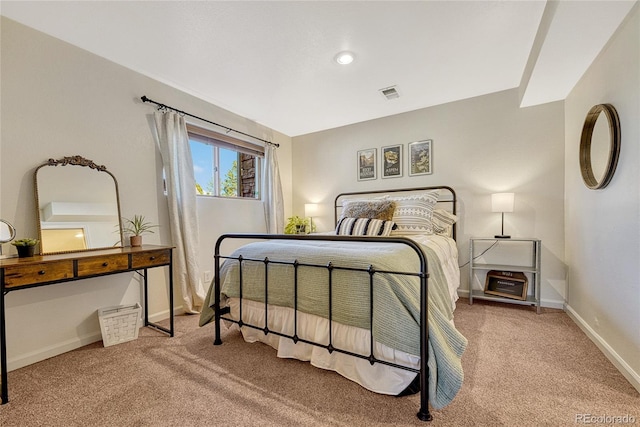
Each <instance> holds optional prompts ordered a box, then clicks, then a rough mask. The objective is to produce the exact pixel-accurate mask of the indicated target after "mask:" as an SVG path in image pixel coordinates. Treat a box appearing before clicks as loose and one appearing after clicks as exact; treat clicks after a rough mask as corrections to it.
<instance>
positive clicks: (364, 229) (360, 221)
mask: <svg viewBox="0 0 640 427" xmlns="http://www.w3.org/2000/svg"><path fill="white" fill-rule="evenodd" d="M394 226H395V224H394V222H393V221H384V220H382V219H374V218H349V217H345V218H342V219H341V220H340V221H338V226H337V227H336V234H337V235H340V236H389V235H390V234H391V230H392V229H393V227H394Z"/></svg>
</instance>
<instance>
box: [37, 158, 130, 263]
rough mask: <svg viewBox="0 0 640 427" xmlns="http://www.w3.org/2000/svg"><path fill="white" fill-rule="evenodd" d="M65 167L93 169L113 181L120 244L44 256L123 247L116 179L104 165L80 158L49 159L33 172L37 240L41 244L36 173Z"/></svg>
mask: <svg viewBox="0 0 640 427" xmlns="http://www.w3.org/2000/svg"><path fill="white" fill-rule="evenodd" d="M67 165H71V166H82V167H88V168H90V169H94V170H95V171H96V172H104V173H107V174H108V175H109V176H111V178H112V179H113V184H114V185H115V190H116V205H117V207H118V228H119V229H120V230H119V231H120V244H119V245H113V246H104V247H97V248H88V249H79V250H70V251H57V252H47V253H46V255H53V254H66V253H72V252H86V251H97V250H104V249H113V248H122V247H124V233H123V231H122V215H121V213H120V192H119V191H118V180H117V179H116V177H115V176H114V175H113V174H112V173H111V172H109V171H108V170H107V167H106V166H104V165H97V164H95V163H94V162H93V161H92V160H89V159H85V158H84V157H82V156H78V155H76V156H68V157H63V158H61V159H59V160H55V159H49V160H47V162H45V163H43V164H41V165H40V166H38V167H37V168H36V170H35V171H34V172H33V185H34V188H35V192H34V194H35V198H36V221H37V223H38V238H39V239H40V242H42V227H41V221H40V201H39V197H38V171H39V170H40V169H41V168H43V167H45V166H53V167H57V166H67ZM40 254H41V255H42V254H43V253H42V244H41V245H40Z"/></svg>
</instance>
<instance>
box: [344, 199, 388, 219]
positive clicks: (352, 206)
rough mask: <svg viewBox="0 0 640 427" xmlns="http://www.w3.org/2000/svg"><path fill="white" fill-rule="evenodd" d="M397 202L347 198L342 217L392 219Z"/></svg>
mask: <svg viewBox="0 0 640 427" xmlns="http://www.w3.org/2000/svg"><path fill="white" fill-rule="evenodd" d="M395 208H396V202H394V201H392V200H345V201H344V202H343V203H342V213H341V214H340V218H341V219H342V218H372V219H381V220H384V221H391V219H392V218H393V212H394V210H395Z"/></svg>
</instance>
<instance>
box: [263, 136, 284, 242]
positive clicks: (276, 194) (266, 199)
mask: <svg viewBox="0 0 640 427" xmlns="http://www.w3.org/2000/svg"><path fill="white" fill-rule="evenodd" d="M264 163H265V164H264V172H263V175H262V203H263V205H264V219H265V221H266V223H267V233H269V234H282V233H283V232H284V201H283V199H282V184H281V183H280V170H279V169H278V156H277V155H276V147H275V146H273V145H272V144H267V146H266V147H264Z"/></svg>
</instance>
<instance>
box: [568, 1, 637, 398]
mask: <svg viewBox="0 0 640 427" xmlns="http://www.w3.org/2000/svg"><path fill="white" fill-rule="evenodd" d="M639 56H640V9H639V7H638V5H636V7H635V10H634V11H633V12H631V13H630V14H629V16H628V17H627V19H626V21H625V23H624V24H623V25H622V26H621V28H620V29H619V30H618V32H617V33H616V34H615V35H614V37H613V38H612V40H611V41H610V42H609V44H608V45H607V47H606V48H605V49H604V51H603V52H602V53H601V54H600V55H599V57H598V58H597V59H596V61H595V62H594V63H593V65H592V66H591V67H590V68H589V70H588V71H587V72H586V73H585V75H584V76H583V77H582V79H581V81H580V82H579V83H578V84H577V85H576V87H575V88H574V89H573V91H572V92H571V93H570V95H569V97H568V98H567V100H566V102H565V118H566V121H565V132H566V150H565V152H566V154H565V186H566V194H567V196H566V202H565V216H566V219H565V223H566V229H565V241H566V259H567V263H568V264H569V280H568V282H569V295H568V299H567V311H568V312H569V313H570V314H571V315H572V316H573V317H574V318H575V319H576V321H577V322H578V324H580V325H581V326H582V327H583V329H584V330H585V332H587V334H588V335H590V336H591V338H592V339H593V340H594V341H595V342H596V343H597V344H598V345H599V346H600V348H601V349H603V351H604V352H605V354H607V355H608V356H609V357H610V358H611V359H612V361H613V362H614V363H615V364H616V365H617V366H618V367H619V368H620V369H621V370H622V372H623V373H625V374H626V376H627V378H629V380H630V381H631V382H632V383H633V384H634V386H635V387H636V388H637V389H638V390H640V332H639V331H640V190H639V188H640V175H639V173H638V165H639V164H640V149H639V145H640V59H639ZM601 103H610V104H613V106H614V107H615V108H616V110H617V111H618V115H619V116H620V124H621V132H622V146H621V151H620V160H619V162H618V167H617V170H616V173H615V175H614V177H613V179H612V181H611V183H610V184H609V186H608V187H606V188H604V189H601V190H589V189H587V188H586V187H585V186H584V184H583V182H582V177H581V175H580V169H579V162H578V148H579V141H580V133H581V130H582V125H583V122H584V118H585V116H586V114H587V112H588V111H589V109H590V108H591V107H592V106H593V105H596V104H601Z"/></svg>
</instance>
